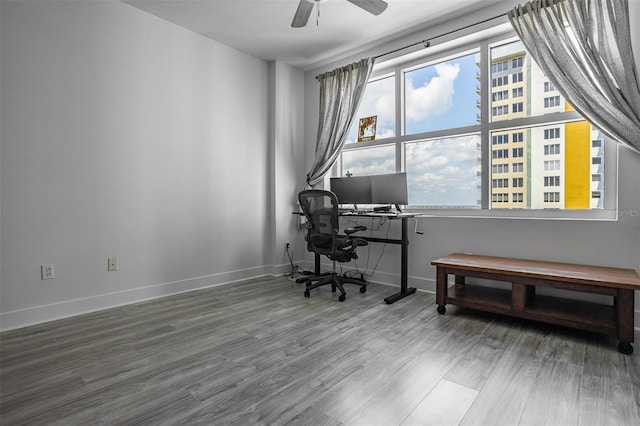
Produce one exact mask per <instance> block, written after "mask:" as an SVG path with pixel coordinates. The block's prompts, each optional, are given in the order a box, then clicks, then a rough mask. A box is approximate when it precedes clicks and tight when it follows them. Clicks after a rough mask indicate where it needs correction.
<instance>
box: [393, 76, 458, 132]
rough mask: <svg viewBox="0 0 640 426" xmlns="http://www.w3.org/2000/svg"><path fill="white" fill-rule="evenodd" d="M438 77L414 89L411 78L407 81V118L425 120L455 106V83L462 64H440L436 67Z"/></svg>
mask: <svg viewBox="0 0 640 426" xmlns="http://www.w3.org/2000/svg"><path fill="white" fill-rule="evenodd" d="M434 69H435V71H436V73H437V74H438V75H437V76H435V77H433V78H432V79H431V80H429V81H428V82H427V83H425V84H424V85H423V86H422V87H414V85H413V81H412V80H411V78H407V81H406V89H405V90H406V112H405V114H406V118H407V120H411V121H420V120H424V119H425V118H427V117H430V116H433V115H440V114H443V113H445V112H447V111H448V110H449V109H450V108H451V107H452V106H453V95H454V93H455V91H454V82H455V80H456V78H457V77H458V74H459V73H460V64H449V63H440V64H437V65H435V66H434Z"/></svg>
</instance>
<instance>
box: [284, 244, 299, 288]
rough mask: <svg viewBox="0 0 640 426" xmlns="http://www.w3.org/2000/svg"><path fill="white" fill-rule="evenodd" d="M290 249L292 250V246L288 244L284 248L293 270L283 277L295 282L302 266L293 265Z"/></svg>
mask: <svg viewBox="0 0 640 426" xmlns="http://www.w3.org/2000/svg"><path fill="white" fill-rule="evenodd" d="M289 248H290V244H289V243H287V245H286V246H285V248H284V251H285V253H286V254H287V257H288V258H289V265H290V266H291V270H290V271H289V272H285V273H284V274H282V275H283V276H284V277H287V278H288V279H289V280H295V275H296V273H300V272H299V271H300V266H298V265H294V264H293V257H292V256H291V252H290V251H289Z"/></svg>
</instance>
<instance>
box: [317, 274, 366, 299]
mask: <svg viewBox="0 0 640 426" xmlns="http://www.w3.org/2000/svg"><path fill="white" fill-rule="evenodd" d="M343 284H356V285H359V286H360V293H365V292H366V291H367V282H366V281H365V280H361V279H358V278H350V277H345V276H340V275H338V274H337V273H335V272H332V273H330V274H329V275H324V276H316V277H311V278H309V281H308V282H307V284H306V286H307V288H306V289H305V290H304V297H310V296H311V293H310V291H309V290H312V289H314V288H318V287H321V286H324V285H331V291H333V292H335V291H336V289H338V290H340V296H338V300H339V301H341V302H344V301H345V299H346V298H347V292H346V291H345V290H344V287H343Z"/></svg>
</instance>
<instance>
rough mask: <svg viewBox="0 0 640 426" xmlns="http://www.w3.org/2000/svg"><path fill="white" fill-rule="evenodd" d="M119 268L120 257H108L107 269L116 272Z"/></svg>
mask: <svg viewBox="0 0 640 426" xmlns="http://www.w3.org/2000/svg"><path fill="white" fill-rule="evenodd" d="M117 270H118V258H117V257H110V258H109V259H107V271H109V272H114V271H117Z"/></svg>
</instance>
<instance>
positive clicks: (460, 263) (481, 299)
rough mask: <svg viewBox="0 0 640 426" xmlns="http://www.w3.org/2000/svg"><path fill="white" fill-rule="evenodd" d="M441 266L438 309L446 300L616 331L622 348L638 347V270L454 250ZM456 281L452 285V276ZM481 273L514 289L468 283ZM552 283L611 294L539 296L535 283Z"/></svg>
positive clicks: (599, 330)
mask: <svg viewBox="0 0 640 426" xmlns="http://www.w3.org/2000/svg"><path fill="white" fill-rule="evenodd" d="M431 264H432V265H435V266H436V271H437V272H436V303H437V304H438V313H440V314H444V313H445V312H446V308H445V305H446V304H447V303H450V304H452V305H458V306H464V307H467V308H472V309H479V310H482V311H487V312H493V313H497V314H504V315H509V316H513V317H518V318H525V319H531V320H536V321H542V322H546V323H550V324H557V325H561V326H565V327H572V328H577V329H581V330H587V331H593V332H597V333H601V334H607V335H613V336H616V337H617V339H618V341H619V343H618V351H620V352H622V353H623V354H630V353H632V352H633V346H632V345H631V342H633V315H634V299H633V298H634V290H640V278H638V274H637V273H636V271H634V270H633V269H620V268H607V267H601V266H586V265H575V264H570V263H557V262H543V261H536V260H524V259H509V258H503V257H491V256H479V255H473V254H461V253H455V254H451V255H449V256H446V257H443V258H440V259H436V260H434V261H432V262H431ZM450 274H451V275H454V276H455V284H453V285H451V286H448V276H449V275H450ZM465 277H476V278H483V279H488V280H494V281H506V282H510V283H511V288H510V289H506V290H505V289H501V288H492V287H488V286H480V285H473V284H469V283H465ZM537 286H541V287H553V288H557V289H562V290H572V291H579V292H586V293H593V294H599V295H605V296H612V297H613V302H612V303H611V304H609V305H606V304H600V303H593V302H585V301H580V300H574V299H568V298H560V297H555V296H543V295H536V291H535V290H536V287H537Z"/></svg>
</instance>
